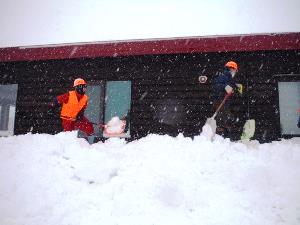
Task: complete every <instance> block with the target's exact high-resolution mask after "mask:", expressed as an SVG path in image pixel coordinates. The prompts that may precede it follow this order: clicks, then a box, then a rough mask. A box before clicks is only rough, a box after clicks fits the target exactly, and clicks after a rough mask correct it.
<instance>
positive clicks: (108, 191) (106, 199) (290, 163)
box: [0, 132, 300, 225]
mask: <svg viewBox="0 0 300 225" xmlns="http://www.w3.org/2000/svg"><path fill="white" fill-rule="evenodd" d="M0 146H1V147H0V149H1V150H0V160H1V163H0V224H2V225H20V224H24V225H37V224H43V225H98V224H99V225H115V224H118V225H153V224H155V225H168V224H170V225H199V224H206V225H210V224H211V225H212V224H228V225H235V224H236V225H240V224H243V225H247V224H253V225H254V224H255V225H259V224H289V225H291V224H294V225H296V224H300V179H299V177H300V139H296V138H295V139H291V140H283V141H280V142H273V143H270V144H259V143H257V142H255V141H253V142H249V143H247V144H243V143H233V142H230V141H229V140H228V139H225V140H224V139H222V138H221V137H218V138H217V139H216V140H215V141H214V142H210V141H207V140H206V139H205V138H203V137H200V136H199V137H195V139H194V140H192V139H190V138H184V137H183V136H182V135H179V136H178V137H176V138H173V137H169V136H159V135H149V136H147V137H145V138H143V139H140V140H138V141H134V142H131V143H127V144H126V143H125V142H124V140H122V139H118V138H113V139H109V140H107V141H106V142H105V143H97V144H93V145H89V144H88V143H87V142H86V141H85V140H84V139H77V138H76V132H69V133H60V134H57V135H47V134H35V135H33V134H26V135H20V136H13V137H8V138H0Z"/></svg>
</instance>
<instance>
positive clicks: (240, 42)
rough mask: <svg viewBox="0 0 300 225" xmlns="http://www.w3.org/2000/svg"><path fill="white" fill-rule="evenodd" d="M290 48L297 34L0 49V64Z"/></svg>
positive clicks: (299, 45) (298, 42)
mask: <svg viewBox="0 0 300 225" xmlns="http://www.w3.org/2000/svg"><path fill="white" fill-rule="evenodd" d="M292 49H294V50H298V49H300V33H299V32H297V33H279V34H256V35H240V36H212V37H186V38H173V39H153V40H151V39H148V40H147V39H145V40H131V41H119V42H102V43H101V42H99V43H75V44H66V45H53V46H29V47H12V48H0V62H8V61H35V60H48V59H71V58H94V57H115V56H128V55H152V54H154V55H155V54H175V53H199V52H230V51H260V50H292Z"/></svg>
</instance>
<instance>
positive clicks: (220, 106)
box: [213, 94, 231, 118]
mask: <svg viewBox="0 0 300 225" xmlns="http://www.w3.org/2000/svg"><path fill="white" fill-rule="evenodd" d="M230 96H231V94H226V95H225V97H224V99H223V101H222V102H221V104H220V105H219V106H218V108H217V110H216V112H215V114H214V115H213V118H215V117H216V116H217V114H218V112H219V111H220V110H221V108H222V107H223V106H224V104H225V102H226V100H227V99H228V98H229V97H230Z"/></svg>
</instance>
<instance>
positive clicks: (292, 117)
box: [278, 81, 300, 135]
mask: <svg viewBox="0 0 300 225" xmlns="http://www.w3.org/2000/svg"><path fill="white" fill-rule="evenodd" d="M278 90H279V110H280V125H281V134H282V135H300V128H298V127H297V122H298V118H299V113H298V109H299V108H300V82H297V81H294V82H278Z"/></svg>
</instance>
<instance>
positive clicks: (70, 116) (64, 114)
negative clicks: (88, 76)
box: [60, 91, 88, 121]
mask: <svg viewBox="0 0 300 225" xmlns="http://www.w3.org/2000/svg"><path fill="white" fill-rule="evenodd" d="M87 102H88V96H87V95H83V96H82V97H81V99H80V100H79V101H78V99H77V96H76V93H75V91H69V100H68V102H67V103H63V105H62V109H61V113H60V118H62V119H65V120H71V121H75V120H76V116H77V114H78V113H79V112H80V111H81V110H82V109H83V108H84V106H85V105H86V104H87Z"/></svg>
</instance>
